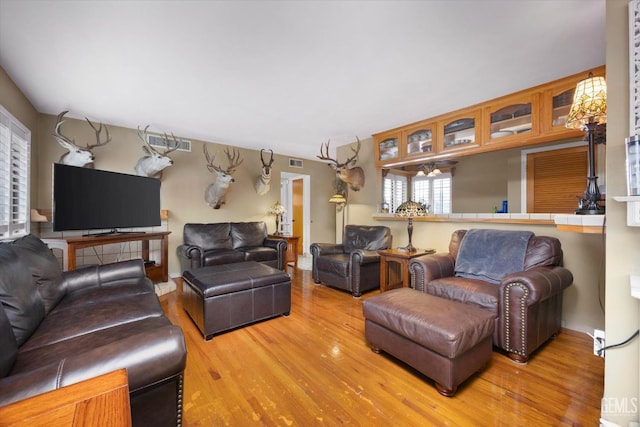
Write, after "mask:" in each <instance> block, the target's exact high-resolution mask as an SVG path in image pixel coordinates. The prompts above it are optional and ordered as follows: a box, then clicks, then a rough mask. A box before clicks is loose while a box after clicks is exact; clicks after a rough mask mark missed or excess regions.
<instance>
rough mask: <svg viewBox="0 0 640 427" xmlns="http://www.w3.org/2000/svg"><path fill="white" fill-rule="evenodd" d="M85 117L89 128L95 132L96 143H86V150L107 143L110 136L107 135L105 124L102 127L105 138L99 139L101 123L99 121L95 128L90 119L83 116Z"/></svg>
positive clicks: (107, 129) (107, 130)
mask: <svg viewBox="0 0 640 427" xmlns="http://www.w3.org/2000/svg"><path fill="white" fill-rule="evenodd" d="M85 119H86V120H87V122H88V123H89V126H91V128H92V129H93V130H94V131H95V133H96V143H95V144H92V145H89V144H87V150H91V149H92V148H93V147H98V146H100V145H105V144H107V143H109V141H111V136H109V128H108V127H106V126H105V127H104V129H105V131H106V135H107V138H106V139H105V140H104V141H100V134H101V133H102V123H100V126H99V127H98V128H96V127H95V126H94V125H93V123H91V120H89V119H88V118H87V117H85Z"/></svg>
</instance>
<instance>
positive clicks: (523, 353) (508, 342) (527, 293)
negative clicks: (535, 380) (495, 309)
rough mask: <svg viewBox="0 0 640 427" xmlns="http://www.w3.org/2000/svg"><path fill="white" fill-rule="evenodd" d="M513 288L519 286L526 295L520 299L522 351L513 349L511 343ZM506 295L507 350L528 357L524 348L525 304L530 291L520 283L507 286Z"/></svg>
mask: <svg viewBox="0 0 640 427" xmlns="http://www.w3.org/2000/svg"><path fill="white" fill-rule="evenodd" d="M513 286H519V287H520V288H521V289H522V290H523V291H524V294H523V296H522V298H521V299H520V302H521V304H520V319H521V322H522V324H521V325H520V331H521V332H520V333H521V336H520V340H521V343H520V344H521V347H522V348H521V349H520V350H518V349H515V348H511V341H510V339H509V337H510V336H511V334H510V321H511V316H509V312H510V309H511V307H510V301H511V299H510V298H509V294H510V292H511V288H512V287H513ZM504 295H505V310H504V311H505V334H506V336H505V350H507V351H508V352H511V353H515V354H518V355H520V356H523V357H527V353H526V351H525V348H524V347H525V343H526V327H525V326H526V324H527V322H526V319H525V315H526V304H525V303H524V301H525V300H526V299H527V297H528V296H529V289H528V288H527V287H526V286H525V285H523V284H522V283H520V282H515V283H509V284H508V285H507V286H505V293H504Z"/></svg>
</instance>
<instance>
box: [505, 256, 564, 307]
mask: <svg viewBox="0 0 640 427" xmlns="http://www.w3.org/2000/svg"><path fill="white" fill-rule="evenodd" d="M572 283H573V274H571V272H570V271H569V270H567V269H566V268H564V267H558V266H556V267H534V268H532V269H530V270H527V271H521V272H518V273H514V274H510V275H508V276H506V277H504V278H503V279H502V281H501V282H500V301H503V302H507V301H508V300H510V303H511V304H513V303H516V301H522V302H524V304H526V305H527V306H530V305H533V304H536V303H539V302H541V301H544V300H546V299H548V298H551V297H552V296H554V295H556V294H558V293H559V292H562V291H564V290H565V289H566V288H567V287H568V286H569V285H571V284H572ZM518 304H522V303H518Z"/></svg>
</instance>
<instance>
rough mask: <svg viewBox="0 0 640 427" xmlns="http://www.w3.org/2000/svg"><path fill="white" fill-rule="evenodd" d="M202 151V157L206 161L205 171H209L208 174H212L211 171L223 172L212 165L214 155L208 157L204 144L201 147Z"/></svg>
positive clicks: (205, 144)
mask: <svg viewBox="0 0 640 427" xmlns="http://www.w3.org/2000/svg"><path fill="white" fill-rule="evenodd" d="M202 151H204V157H205V158H206V159H207V169H209V172H212V173H213V171H218V172H224V171H223V170H222V168H221V167H220V166H216V165H214V164H213V161H214V160H215V159H216V156H215V155H214V156H213V157H212V156H211V155H209V150H207V143H206V142H205V143H204V144H203V145H202Z"/></svg>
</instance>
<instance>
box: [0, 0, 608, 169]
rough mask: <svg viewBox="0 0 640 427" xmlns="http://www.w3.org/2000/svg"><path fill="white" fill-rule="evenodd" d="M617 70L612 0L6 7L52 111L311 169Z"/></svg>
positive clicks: (4, 17)
mask: <svg viewBox="0 0 640 427" xmlns="http://www.w3.org/2000/svg"><path fill="white" fill-rule="evenodd" d="M604 63H605V0H468V1H465V0H431V1H428V0H424V1H417V0H414V1H382V0H381V1H319V0H316V1H313V0H308V1H246V0H245V1H205V0H199V1H177V0H176V1H138V0H129V1H106V0H94V1H80V0H78V1H61V0H22V1H19V0H0V66H2V67H3V68H4V69H5V71H6V72H7V73H8V74H9V76H10V77H11V78H12V79H13V81H14V82H15V83H16V84H17V85H18V87H19V88H20V89H21V90H22V92H23V93H24V94H25V95H26V96H27V98H29V100H31V102H32V103H33V105H34V106H35V107H36V109H37V110H38V111H40V112H42V113H47V114H53V115H56V114H58V113H60V112H61V111H63V110H70V112H69V114H68V116H70V117H76V118H83V117H85V116H87V117H88V118H90V119H91V120H95V121H102V122H104V123H107V124H111V125H116V126H123V127H127V128H136V127H137V126H141V127H144V126H146V125H148V124H149V125H151V126H150V130H151V131H155V132H168V133H171V132H173V133H174V134H175V135H176V136H181V137H185V138H193V139H200V140H204V141H211V142H217V143H221V144H229V145H234V146H238V147H246V148H253V149H260V148H271V149H273V150H274V151H275V152H276V153H279V154H285V155H289V156H295V157H301V158H309V159H315V158H316V155H318V154H319V149H320V145H321V144H322V143H324V142H326V141H327V140H328V139H330V140H331V144H332V149H333V148H334V146H339V145H343V144H346V143H350V142H353V141H355V137H356V136H358V137H359V138H360V139H364V138H366V137H369V136H370V135H371V134H373V133H376V132H379V131H382V130H386V129H390V128H393V127H397V126H401V125H404V124H409V123H411V122H414V121H418V120H421V119H424V118H428V117H431V116H435V115H438V114H441V113H444V112H447V111H451V110H455V109H458V108H461V107H464V106H467V105H471V104H474V103H477V102H482V101H486V100H489V99H492V98H495V97H498V96H501V95H505V94H507V93H510V92H514V91H516V90H520V89H524V88H527V87H531V86H534V85H537V84H540V83H544V82H547V81H550V80H554V79H557V78H560V77H564V76H566V75H570V74H574V73H577V72H580V71H583V70H586V69H588V68H592V67H595V66H598V65H602V64H604ZM585 77H586V76H585Z"/></svg>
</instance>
